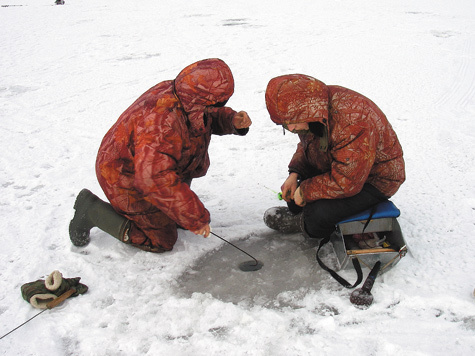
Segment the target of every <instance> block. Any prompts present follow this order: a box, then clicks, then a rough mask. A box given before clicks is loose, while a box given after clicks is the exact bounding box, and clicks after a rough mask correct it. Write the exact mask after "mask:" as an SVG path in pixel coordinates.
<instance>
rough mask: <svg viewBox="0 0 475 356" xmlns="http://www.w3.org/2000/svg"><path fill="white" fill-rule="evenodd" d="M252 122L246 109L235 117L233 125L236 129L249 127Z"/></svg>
mask: <svg viewBox="0 0 475 356" xmlns="http://www.w3.org/2000/svg"><path fill="white" fill-rule="evenodd" d="M251 124H252V121H251V119H250V118H249V116H248V115H247V112H245V111H240V112H238V113H237V114H236V115H234V117H233V125H234V127H235V128H236V129H247V128H248V127H249V126H251Z"/></svg>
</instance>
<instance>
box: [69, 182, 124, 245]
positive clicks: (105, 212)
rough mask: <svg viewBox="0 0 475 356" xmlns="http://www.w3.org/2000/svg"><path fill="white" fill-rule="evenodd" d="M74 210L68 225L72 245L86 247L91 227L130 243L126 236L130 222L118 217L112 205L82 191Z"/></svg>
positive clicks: (84, 190)
mask: <svg viewBox="0 0 475 356" xmlns="http://www.w3.org/2000/svg"><path fill="white" fill-rule="evenodd" d="M74 209H75V210H76V212H75V214H74V217H73V219H72V220H71V222H70V223H69V238H70V239H71V242H72V243H73V245H75V246H86V245H87V244H88V243H89V241H90V237H89V232H90V230H91V229H92V228H93V227H98V228H99V229H101V230H102V231H105V232H107V233H108V234H109V235H111V236H113V237H115V238H116V239H118V240H120V241H122V242H125V243H130V242H129V236H128V234H127V232H128V230H129V228H130V224H131V223H130V220H128V219H127V218H125V217H123V216H122V215H119V214H118V213H117V212H116V211H115V210H114V208H113V207H112V205H110V204H109V203H106V202H104V201H102V200H101V199H99V198H98V197H97V196H96V195H94V194H93V193H91V192H90V191H89V190H87V189H83V190H81V191H80V192H79V194H78V196H77V198H76V202H75V203H74Z"/></svg>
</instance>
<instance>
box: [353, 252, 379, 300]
mask: <svg viewBox="0 0 475 356" xmlns="http://www.w3.org/2000/svg"><path fill="white" fill-rule="evenodd" d="M380 267H381V261H378V262H376V263H375V265H374V267H373V269H372V270H371V272H369V275H368V277H367V278H366V281H365V282H364V284H363V287H361V288H358V289H356V290H354V291H353V292H352V293H351V296H350V302H351V303H352V304H354V305H355V306H357V307H358V308H361V309H364V308H368V307H369V306H370V305H371V304H372V303H373V295H372V294H371V288H373V284H374V280H375V279H376V276H377V275H378V272H379V269H380Z"/></svg>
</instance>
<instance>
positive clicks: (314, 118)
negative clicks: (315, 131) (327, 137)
mask: <svg viewBox="0 0 475 356" xmlns="http://www.w3.org/2000/svg"><path fill="white" fill-rule="evenodd" d="M328 102H329V89H328V87H327V86H326V85H325V84H324V83H322V82H321V81H319V80H318V79H315V78H312V77H310V76H308V75H304V74H289V75H283V76H280V77H276V78H273V79H271V80H270V82H269V84H268V85H267V89H266V106H267V111H268V112H269V114H270V118H271V120H272V121H273V122H275V123H276V124H278V125H283V124H286V125H288V124H299V123H307V122H321V123H322V124H324V125H325V126H327V124H328V123H327V122H328V107H329V106H328Z"/></svg>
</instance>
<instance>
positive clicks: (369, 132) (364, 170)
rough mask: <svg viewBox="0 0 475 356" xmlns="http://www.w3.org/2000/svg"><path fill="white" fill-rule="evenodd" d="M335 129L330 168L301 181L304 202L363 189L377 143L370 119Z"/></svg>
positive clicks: (340, 196) (343, 196)
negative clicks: (335, 134)
mask: <svg viewBox="0 0 475 356" xmlns="http://www.w3.org/2000/svg"><path fill="white" fill-rule="evenodd" d="M334 129H335V130H336V132H338V134H337V138H336V140H334V144H333V146H332V148H331V156H332V163H331V169H330V171H329V172H326V173H324V174H321V175H317V176H315V177H313V178H310V179H307V180H305V181H303V182H302V184H301V190H302V193H303V196H304V199H305V201H307V202H312V201H315V200H319V199H338V198H346V197H351V196H353V195H356V194H357V193H359V192H360V191H361V190H362V189H363V186H364V184H365V182H366V181H367V179H368V176H369V173H370V171H371V167H372V166H373V163H374V161H375V157H376V144H377V142H376V139H375V137H374V135H373V129H372V127H371V123H370V122H369V121H364V120H361V121H358V122H356V123H352V124H349V125H347V126H346V127H343V128H339V127H338V126H336V127H335V128H334Z"/></svg>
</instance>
